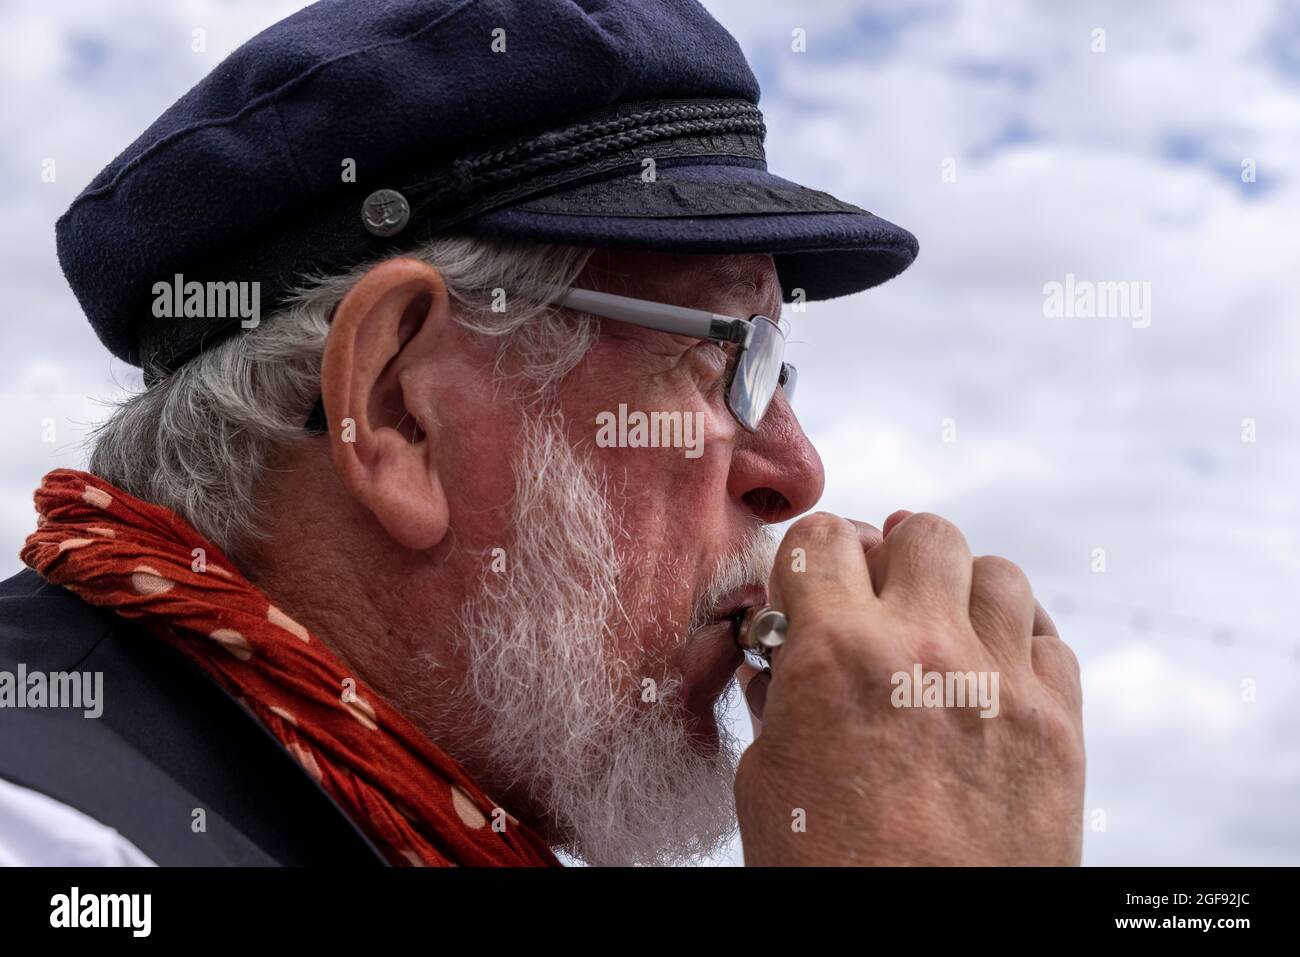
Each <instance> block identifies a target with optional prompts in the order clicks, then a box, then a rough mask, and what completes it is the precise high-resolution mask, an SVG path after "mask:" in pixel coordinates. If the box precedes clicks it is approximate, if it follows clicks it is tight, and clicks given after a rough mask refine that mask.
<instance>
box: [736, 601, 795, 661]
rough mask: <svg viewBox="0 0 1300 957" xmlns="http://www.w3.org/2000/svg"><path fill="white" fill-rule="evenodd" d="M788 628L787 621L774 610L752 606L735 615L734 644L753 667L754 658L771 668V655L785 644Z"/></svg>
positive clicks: (767, 607)
mask: <svg viewBox="0 0 1300 957" xmlns="http://www.w3.org/2000/svg"><path fill="white" fill-rule="evenodd" d="M789 628H790V622H789V620H788V619H787V618H786V617H785V615H783V614H782V613H781V612H779V611H777V610H776V609H775V608H772V607H769V606H767V605H762V606H759V605H753V606H751V607H749V608H746V609H744V610H743V611H741V612H738V613H737V615H736V644H738V645H739V646H740V649H741V650H742V651H743V652H745V656H746V657H747V658H749V659H751V663H753V664H755V667H758V666H759V665H758V664H757V662H755V661H754V660H753V659H755V658H756V659H758V660H759V661H761V662H762V665H763V666H766V667H768V668H771V667H772V653H773V652H774V651H776V649H777V648H780V647H781V646H782V645H783V644H785V635H786V632H787V631H788V630H789Z"/></svg>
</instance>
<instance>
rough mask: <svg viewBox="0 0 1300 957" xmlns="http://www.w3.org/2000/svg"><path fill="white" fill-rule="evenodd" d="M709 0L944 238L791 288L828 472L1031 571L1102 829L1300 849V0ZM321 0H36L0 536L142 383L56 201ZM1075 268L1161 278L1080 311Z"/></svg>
mask: <svg viewBox="0 0 1300 957" xmlns="http://www.w3.org/2000/svg"><path fill="white" fill-rule="evenodd" d="M707 5H708V6H709V8H710V9H711V10H712V11H713V12H714V14H715V15H716V16H717V17H718V18H719V19H720V20H721V21H722V22H723V23H724V24H725V25H726V26H727V27H728V28H730V29H731V30H732V32H733V33H735V34H736V36H737V37H738V38H739V39H740V41H741V44H742V46H743V47H744V49H745V51H746V53H747V55H748V56H749V58H750V61H751V63H752V65H753V67H754V70H755V72H756V73H757V74H758V76H759V79H760V81H761V83H762V86H763V91H764V92H763V101H762V106H763V109H764V112H765V114H766V117H767V123H768V130H769V132H768V141H767V147H768V160H769V166H770V167H771V168H772V169H773V170H774V171H775V172H777V173H778V174H780V175H783V176H786V177H788V178H792V179H797V180H799V181H801V182H804V183H806V184H808V185H811V186H815V187H818V188H821V189H826V190H828V191H830V192H833V193H835V194H836V195H838V196H841V197H842V198H844V199H847V200H850V201H852V202H855V203H857V204H859V205H861V206H864V207H866V208H868V209H871V210H873V211H874V212H877V213H879V214H880V215H882V216H885V217H886V218H888V219H891V220H894V221H895V222H898V223H900V224H902V225H904V226H907V227H908V228H909V229H911V230H912V231H913V232H914V233H916V235H917V236H918V237H919V239H920V243H921V255H920V258H919V259H918V260H917V262H916V264H915V265H914V266H913V267H912V269H910V270H909V271H908V272H907V273H905V274H904V275H903V276H902V277H900V278H899V279H896V280H894V281H893V282H891V283H889V284H887V285H886V286H884V287H882V288H880V289H877V290H873V291H870V292H868V293H865V294H861V295H858V296H853V297H850V298H847V299H843V300H837V301H834V302H830V303H824V304H812V305H810V306H809V307H808V309H807V311H806V312H805V313H803V314H801V315H795V316H792V318H793V319H794V320H795V322H796V333H795V338H796V339H798V340H799V342H798V344H797V345H795V346H793V347H792V349H793V355H792V359H793V360H794V361H796V362H797V364H798V365H799V368H800V386H799V388H800V394H799V401H798V411H799V413H800V415H801V417H802V418H803V420H804V423H805V427H806V428H807V430H808V432H809V434H810V435H811V437H812V439H813V441H814V442H815V443H816V444H817V445H818V447H819V449H820V451H821V454H822V457H823V459H824V461H825V464H826V471H827V479H828V481H827V489H826V496H825V498H824V500H823V502H822V507H824V508H827V509H830V510H832V511H837V512H841V513H844V514H848V515H852V516H854V517H858V518H862V519H865V520H867V521H872V522H875V523H877V524H878V523H879V522H880V521H881V520H883V518H884V516H885V515H887V514H888V513H889V512H890V511H892V510H894V509H896V508H909V509H913V510H929V511H935V512H939V513H940V514H943V515H945V516H947V517H949V518H951V519H952V520H953V521H955V522H956V523H957V524H958V525H959V526H960V527H961V528H962V529H963V530H964V531H965V532H966V534H967V538H968V539H969V540H970V542H971V544H972V547H973V549H974V550H975V552H976V553H977V554H979V553H990V554H1000V555H1005V556H1007V557H1009V558H1012V559H1013V560H1015V561H1017V562H1018V563H1020V564H1021V565H1022V566H1023V567H1024V568H1025V569H1026V570H1027V572H1028V573H1029V575H1030V579H1031V580H1032V581H1033V582H1034V584H1035V589H1036V591H1037V593H1038V595H1039V597H1040V599H1041V600H1042V602H1043V604H1044V605H1045V606H1046V607H1047V608H1048V610H1049V611H1050V612H1051V613H1052V614H1053V615H1054V617H1055V618H1056V621H1057V624H1058V625H1059V626H1060V629H1061V632H1062V634H1063V636H1064V637H1065V638H1066V640H1067V641H1068V642H1069V643H1070V644H1071V645H1072V646H1073V647H1074V648H1075V650H1076V651H1077V652H1078V655H1079V657H1080V660H1081V662H1082V665H1083V672H1084V686H1085V687H1084V692H1085V716H1086V723H1087V739H1088V793H1087V800H1086V806H1087V809H1088V830H1087V833H1086V838H1085V851H1084V861H1085V863H1088V864H1139V863H1141V864H1300V820H1297V818H1296V815H1295V809H1296V808H1297V806H1300V735H1297V724H1298V723H1300V722H1298V721H1297V717H1298V716H1300V706H1298V705H1297V700H1300V600H1298V599H1297V584H1298V583H1300V506H1298V505H1297V496H1296V494H1295V492H1294V486H1295V480H1294V476H1295V475H1296V474H1297V472H1300V425H1298V423H1297V417H1298V415H1300V401H1298V400H1300V388H1298V387H1297V384H1296V376H1297V371H1298V370H1297V364H1298V361H1297V360H1298V359H1300V334H1298V333H1297V324H1298V323H1300V306H1297V303H1300V268H1298V267H1300V254H1298V253H1297V249H1298V248H1300V244H1298V243H1297V241H1296V239H1295V235H1296V228H1297V221H1298V220H1300V178H1298V174H1300V5H1298V4H1297V3H1295V2H1238V3H1234V4H1231V5H1226V4H1222V3H1214V2H1210V0H1205V2H1196V0H1183V2H1173V0H1168V2H1145V3H1142V4H1140V5H1138V4H1132V3H1122V2H1077V3H1072V4H1061V3H1049V2H1046V0H1040V2H1037V3H1030V2H1013V0H1007V2H1001V3H998V4H996V5H995V4H989V3H966V4H958V3H950V2H927V0H921V2H917V0H908V2H901V0H899V2H867V0H860V2H824V0H818V2H816V3H808V4H804V5H803V6H806V7H807V8H808V9H807V11H806V12H804V11H800V10H799V7H800V6H801V5H800V4H793V3H789V2H779V0H712V2H709V3H708V4H707ZM297 6H299V4H295V3H292V2H270V0H256V2H252V0H249V2H230V3H219V2H216V0H168V2H166V3H163V2H160V0H158V2H153V3H145V2H127V0H94V2H76V3H74V2H65V3H59V4H45V3H38V2H31V0H29V2H22V3H16V2H12V0H11V2H2V0H0V88H3V89H4V90H5V93H4V101H3V107H2V108H0V291H2V292H3V296H4V302H5V307H6V314H5V318H4V320H3V330H4V339H3V347H4V351H5V354H6V355H8V356H9V359H8V365H7V368H8V371H9V374H8V375H7V376H3V377H0V448H2V449H3V453H4V454H3V456H2V457H0V492H2V493H3V494H0V571H3V572H6V573H7V572H8V571H16V570H17V569H18V567H19V563H18V561H17V558H16V553H17V550H18V547H19V545H20V543H21V542H22V540H23V538H24V537H25V535H26V534H27V532H28V531H29V530H30V528H31V524H32V510H31V491H32V489H33V488H34V487H35V486H36V484H37V482H38V481H39V478H40V476H41V475H42V474H43V473H44V472H45V471H46V470H48V469H49V468H51V467H54V466H57V465H69V464H71V465H80V464H83V463H84V450H83V448H82V440H83V437H84V435H85V433H86V430H87V428H88V426H89V425H90V424H92V423H94V422H95V421H97V420H98V419H100V418H102V417H103V415H104V410H105V405H104V403H105V402H106V401H109V400H112V399H113V398H114V397H116V396H118V395H120V394H121V392H122V390H123V389H131V388H135V387H137V386H138V384H139V375H138V373H137V372H136V370H133V369H131V368H129V367H127V366H125V365H123V364H122V363H120V362H118V361H117V360H114V359H111V358H110V357H109V356H108V355H107V353H106V352H104V351H103V350H102V348H101V347H100V346H99V345H98V343H97V341H96V340H95V338H94V336H93V334H92V333H91V332H90V331H89V328H88V327H87V326H86V325H85V322H84V319H83V318H82V317H81V315H80V313H79V310H78V308H77V305H76V303H75V301H74V299H73V297H72V295H71V293H70V292H69V291H68V289H67V287H66V285H65V284H64V281H63V279H62V276H61V274H60V272H59V268H58V264H57V262H56V259H55V253H54V232H53V224H54V220H55V218H56V217H57V216H58V215H59V214H60V213H61V212H62V211H63V210H64V209H66V208H67V206H68V204H69V203H70V202H71V200H72V198H73V197H74V196H75V195H76V194H77V192H78V191H79V190H80V189H81V188H82V187H83V186H84V185H85V184H86V183H87V182H88V181H89V180H90V179H91V178H92V177H93V176H94V175H95V174H96V173H97V172H98V171H99V170H100V168H102V166H103V165H104V164H105V163H107V162H108V161H109V160H110V159H111V158H112V157H113V156H115V155H116V154H117V153H118V152H119V151H120V150H121V149H122V148H123V147H125V146H126V145H127V144H128V143H129V142H130V141H131V140H133V139H134V138H135V137H136V135H138V134H139V133H140V132H141V131H142V130H143V129H144V128H145V126H147V125H148V124H149V122H151V121H152V120H153V119H154V118H155V117H156V116H157V114H158V113H159V112H161V111H162V110H163V109H165V108H166V107H167V106H168V105H169V104H170V103H171V102H172V101H173V100H175V99H176V98H177V97H178V96H179V95H180V94H181V93H183V92H184V91H185V90H186V89H188V88H189V87H190V86H191V85H192V84H193V83H195V82H196V81H197V80H199V79H200V78H201V77H202V76H203V75H204V74H205V73H206V72H207V71H208V70H210V69H211V68H212V67H213V66H214V65H215V64H216V63H217V62H218V61H219V60H220V59H221V57H222V56H224V55H225V53H227V52H229V50H230V49H232V48H233V47H234V46H236V45H238V44H239V43H240V42H242V41H243V40H245V39H247V38H248V37H249V36H251V35H252V34H253V33H255V32H257V31H258V30H260V29H262V28H263V27H265V26H267V25H269V24H270V23H271V22H273V21H274V20H276V19H279V18H280V17H281V16H283V15H285V14H286V13H288V12H291V11H292V10H293V9H295V8H296V7H297ZM196 28H202V29H203V30H205V31H206V39H207V50H206V51H205V52H201V53H199V52H194V51H193V50H192V48H191V47H192V42H191V41H192V36H193V31H194V30H195V29H196ZM796 31H802V32H801V33H800V34H798V36H799V37H802V38H803V46H804V47H805V48H804V49H803V50H802V51H798V50H796V49H794V48H793V47H795V46H798V45H799V44H798V43H796V42H795V40H796ZM49 160H53V161H54V166H53V169H54V171H55V175H54V180H53V182H47V181H45V179H43V177H42V171H43V170H48V169H49V164H48V162H47V161H49ZM1243 174H1245V175H1243ZM1067 276H1072V277H1073V281H1074V282H1075V283H1076V286H1079V287H1080V288H1086V287H1083V286H1081V285H1080V284H1084V283H1092V284H1098V283H1133V284H1136V285H1135V286H1134V287H1133V288H1134V289H1135V290H1137V291H1138V292H1139V293H1144V294H1145V295H1143V296H1142V299H1141V304H1142V308H1141V309H1140V310H1138V309H1136V308H1135V307H1134V306H1133V305H1132V304H1131V305H1130V309H1129V311H1128V312H1127V313H1124V314H1121V315H1086V314H1083V315H1080V314H1073V315H1071V314H1068V313H1067V314H1066V315H1060V314H1053V313H1052V312H1051V310H1050V309H1047V308H1045V300H1046V298H1047V297H1046V296H1045V294H1044V289H1045V287H1048V284H1051V283H1054V282H1056V283H1065V282H1066V277H1067ZM1135 302H1136V300H1135ZM1077 312H1079V311H1078V310H1076V313H1077ZM51 426H52V427H53V436H52V437H53V441H48V440H49V439H50V438H51V435H50V429H51ZM4 556H8V557H4ZM736 729H737V732H738V733H739V734H741V735H742V736H745V737H748V735H749V725H748V721H747V719H744V718H739V717H738V720H737V722H736ZM739 860H740V857H739V851H738V849H737V848H733V849H732V852H731V854H730V855H728V856H726V857H725V858H724V859H723V861H724V862H728V861H729V862H738V861H739Z"/></svg>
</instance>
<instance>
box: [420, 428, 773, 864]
mask: <svg viewBox="0 0 1300 957" xmlns="http://www.w3.org/2000/svg"><path fill="white" fill-rule="evenodd" d="M513 466H514V471H515V476H516V496H515V499H514V501H513V504H512V512H513V514H512V519H513V528H514V532H515V539H514V542H513V543H512V544H511V545H510V547H508V548H507V549H506V570H505V571H504V572H495V573H494V572H488V573H487V574H486V575H485V580H484V584H483V587H482V588H481V590H480V592H479V594H477V595H475V596H473V597H471V598H470V599H469V600H467V601H466V602H465V604H464V606H463V608H462V612H461V615H460V621H459V622H458V625H457V627H456V630H455V633H454V635H452V636H451V644H452V650H453V651H454V653H455V655H456V656H457V657H458V658H461V659H463V660H464V661H466V662H467V667H466V669H465V672H464V674H462V675H458V676H457V677H456V679H455V680H452V681H449V680H448V679H447V678H446V676H445V671H444V670H443V669H441V668H439V667H437V666H436V665H432V664H431V663H429V662H425V665H426V666H428V674H427V675H423V676H421V678H422V679H423V680H416V681H413V682H411V683H410V685H409V686H410V687H416V688H419V687H421V686H422V687H423V689H424V691H425V692H426V693H428V692H430V691H431V692H432V693H431V694H429V696H428V697H426V698H425V702H428V701H433V702H435V704H436V710H437V712H438V714H430V713H429V708H428V705H427V703H426V705H425V707H423V708H416V709H414V710H415V711H416V714H414V715H413V717H415V718H416V720H417V721H419V722H420V723H421V725H422V726H423V727H424V729H425V730H426V732H427V733H429V734H430V735H431V736H432V737H433V738H434V739H435V740H437V741H438V742H439V743H440V744H442V745H443V746H444V747H445V748H446V749H447V750H448V751H449V752H450V753H452V754H453V756H455V757H457V758H459V759H460V760H461V761H462V762H463V763H465V764H467V765H470V766H472V767H474V768H475V769H476V770H477V771H478V777H479V783H480V784H481V785H482V786H483V787H484V788H485V790H487V792H488V794H490V795H491V794H494V793H499V792H500V791H503V790H505V789H507V788H515V789H518V791H520V792H522V793H523V794H525V795H526V796H527V798H528V800H529V802H530V804H531V806H533V807H534V808H538V809H541V811H542V813H543V815H544V816H545V820H543V821H542V822H541V824H542V827H543V830H544V831H545V832H546V834H547V836H548V837H550V838H551V839H553V840H555V841H556V842H557V844H558V846H559V849H562V850H563V851H565V852H566V853H568V854H570V855H572V856H573V857H575V858H578V859H580V860H582V861H585V862H586V863H588V864H592V865H612V864H614V865H627V864H659V865H664V864H676V863H688V862H692V861H696V860H698V859H699V858H701V857H704V856H708V855H711V854H714V853H716V852H717V851H718V850H720V849H721V848H722V847H724V846H725V845H726V844H727V842H728V841H729V840H730V839H731V837H732V835H733V834H734V833H735V830H736V813H735V798H734V792H733V787H734V783H735V774H736V765H737V762H738V761H739V758H740V747H739V742H738V741H737V740H736V738H735V736H734V734H732V733H731V730H730V728H729V727H728V724H727V721H726V713H727V705H728V704H729V700H730V698H731V696H732V695H733V694H734V692H735V688H736V685H735V684H734V682H733V683H732V684H731V685H729V686H728V689H727V691H726V693H725V694H724V695H722V696H721V697H720V699H719V701H718V702H717V703H716V705H715V718H716V720H717V727H718V747H717V749H716V750H713V751H711V752H710V753H707V754H706V753H702V749H701V748H700V746H699V745H698V744H697V743H695V742H694V741H693V740H692V739H691V738H690V736H689V733H688V729H687V715H686V712H685V710H684V706H683V704H682V696H681V682H680V678H679V677H678V676H676V675H672V674H667V675H663V674H662V672H663V664H662V656H660V660H658V661H657V662H656V661H650V660H641V661H627V660H624V659H622V658H619V657H616V656H615V655H614V654H613V649H615V648H616V647H618V644H617V641H616V636H617V634H618V629H619V626H620V625H623V626H625V627H626V626H627V625H628V624H633V625H635V624H638V623H642V622H645V621H646V620H648V619H649V618H650V617H651V616H652V615H651V613H652V611H653V609H652V608H651V606H650V605H649V604H648V602H647V601H646V599H645V596H640V597H637V596H634V595H633V594H632V593H631V590H632V587H633V586H632V585H631V584H630V583H634V582H636V581H638V580H642V581H644V580H645V578H644V577H643V576H638V575H635V574H633V573H632V571H633V570H632V569H628V568H626V567H624V568H623V569H622V574H621V575H620V562H619V560H618V556H617V552H616V549H615V545H616V543H617V542H618V541H619V539H620V534H621V530H620V528H619V523H618V520H617V516H616V515H615V512H614V509H613V508H612V507H611V505H610V503H609V500H608V498H607V495H606V493H605V490H604V486H603V483H602V481H601V479H600V477H599V476H598V475H597V473H596V471H595V469H594V468H593V467H592V466H591V465H590V464H589V463H586V462H583V461H580V460H579V459H578V458H577V457H576V456H575V454H574V452H573V450H572V449H571V448H570V446H569V443H568V440H567V438H566V436H565V432H564V430H563V428H562V427H561V425H560V422H559V419H558V417H556V416H552V417H549V418H548V417H545V416H538V417H535V418H531V419H530V420H529V421H528V422H527V424H526V425H525V428H524V434H523V437H522V443H521V450H520V454H519V457H518V459H517V460H516V461H515V462H514V463H513ZM775 549H776V543H775V539H774V538H773V537H772V534H771V532H770V531H769V530H768V529H766V528H765V527H763V526H761V525H760V524H758V523H757V522H756V523H755V527H754V530H753V532H752V533H751V534H750V535H749V536H748V537H747V540H746V542H745V543H744V545H743V547H741V548H740V549H739V550H737V551H735V552H733V553H731V554H729V555H728V556H727V558H726V559H725V560H724V561H723V562H721V563H720V566H719V568H718V569H717V571H716V573H715V575H714V576H713V580H712V581H711V582H710V584H709V587H708V588H707V589H706V590H705V593H704V594H702V595H699V596H696V600H695V602H694V607H693V611H692V615H691V621H690V622H689V623H685V622H683V623H681V624H680V625H678V626H676V627H674V628H673V629H672V630H673V631H675V632H678V633H677V634H676V635H675V637H676V638H678V639H679V640H680V639H681V638H683V637H684V636H685V633H687V632H689V631H690V630H693V628H695V627H697V626H698V625H700V624H703V623H706V622H708V621H710V620H712V618H713V617H714V614H715V611H716V603H717V601H719V600H720V599H721V598H722V596H723V595H724V594H725V593H726V592H728V591H730V590H732V589H734V588H737V587H739V586H742V585H746V584H759V585H763V584H766V581H767V576H768V574H769V572H770V570H771V567H772V559H773V555H774V554H775ZM620 579H621V580H622V581H623V582H624V584H625V586H627V589H626V590H625V592H623V593H620V589H619V582H620ZM656 665H657V669H656V667H655V666H656ZM652 669H654V670H652ZM651 675H660V677H657V678H656V679H655V681H656V686H655V688H654V698H655V700H654V701H653V702H645V701H642V690H643V687H644V686H643V684H642V682H643V679H644V678H645V677H648V676H651ZM421 719H423V720H421Z"/></svg>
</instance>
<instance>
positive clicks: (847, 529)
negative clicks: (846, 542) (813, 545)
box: [785, 512, 854, 543]
mask: <svg viewBox="0 0 1300 957" xmlns="http://www.w3.org/2000/svg"><path fill="white" fill-rule="evenodd" d="M853 534H854V529H853V524H852V523H851V522H850V521H849V520H848V519H845V518H840V516H838V515H833V514H831V513H830V512H813V513H812V514H811V515H805V516H804V517H803V518H801V519H799V521H797V522H795V523H794V524H793V525H791V526H790V530H789V531H788V532H786V534H785V539H786V541H787V542H790V541H797V542H800V543H803V542H812V541H831V540H833V539H836V538H840V537H843V536H846V535H853Z"/></svg>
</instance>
